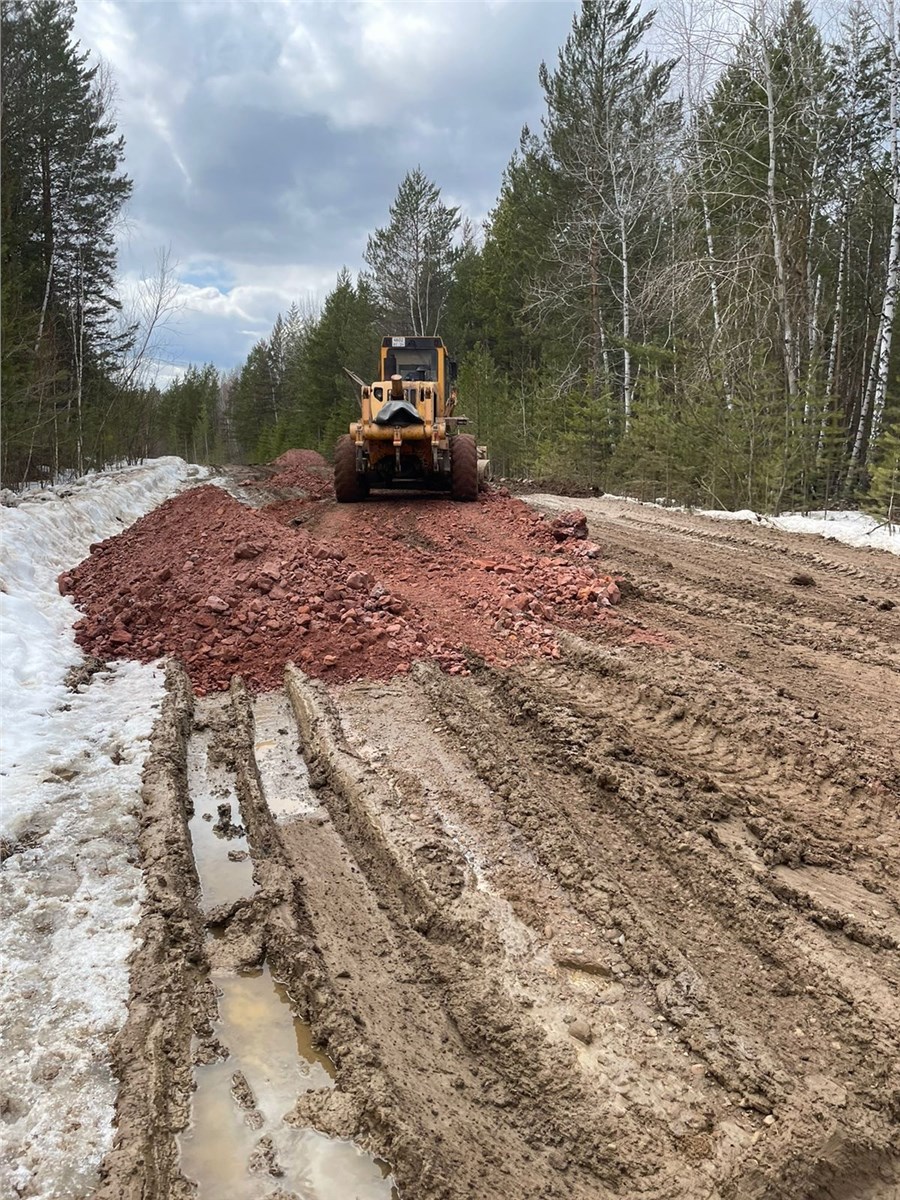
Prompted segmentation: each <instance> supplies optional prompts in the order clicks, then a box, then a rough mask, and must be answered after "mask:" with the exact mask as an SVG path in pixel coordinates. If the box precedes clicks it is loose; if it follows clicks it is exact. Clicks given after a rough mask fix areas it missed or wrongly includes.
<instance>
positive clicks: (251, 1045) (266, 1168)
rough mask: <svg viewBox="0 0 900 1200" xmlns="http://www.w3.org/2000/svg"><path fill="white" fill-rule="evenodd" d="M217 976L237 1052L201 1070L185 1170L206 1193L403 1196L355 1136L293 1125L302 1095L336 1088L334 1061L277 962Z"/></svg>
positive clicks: (222, 1023) (338, 1198)
mask: <svg viewBox="0 0 900 1200" xmlns="http://www.w3.org/2000/svg"><path fill="white" fill-rule="evenodd" d="M211 979H212V982H213V984H214V985H215V987H216V989H217V991H218V993H219V1019H218V1021H217V1022H216V1023H215V1026H214V1030H215V1035H216V1037H217V1038H218V1039H219V1041H220V1042H222V1043H223V1044H224V1045H225V1046H227V1047H228V1049H229V1051H230V1054H229V1057H228V1058H227V1059H226V1060H225V1061H224V1062H222V1061H217V1062H214V1063H211V1064H210V1065H208V1066H200V1067H198V1068H197V1069H196V1084H197V1088H196V1091H195V1093H194V1097H193V1102H192V1109H191V1123H190V1125H189V1127H188V1129H187V1130H186V1131H185V1133H184V1134H183V1135H182V1136H181V1138H180V1143H181V1169H182V1171H183V1173H184V1174H185V1176H186V1177H187V1178H188V1179H191V1180H193V1181H194V1182H195V1183H196V1184H197V1187H198V1192H197V1195H198V1197H200V1200H264V1198H265V1197H267V1196H270V1195H271V1194H272V1192H273V1191H274V1190H275V1188H276V1186H277V1187H280V1188H281V1189H282V1190H283V1191H284V1192H287V1193H288V1194H293V1195H294V1196H296V1197H298V1200H350V1198H353V1200H392V1198H393V1200H397V1192H396V1189H395V1188H394V1187H393V1185H392V1182H391V1180H390V1178H389V1177H388V1176H387V1168H386V1167H384V1166H383V1165H379V1164H378V1163H377V1161H376V1160H375V1159H373V1158H372V1156H371V1155H369V1154H366V1153H364V1152H363V1151H361V1150H359V1149H358V1148H357V1147H356V1146H355V1145H354V1144H353V1143H352V1142H349V1141H343V1140H340V1139H337V1138H329V1137H325V1136H324V1135H323V1134H320V1133H317V1132H316V1131H315V1130H313V1129H308V1128H295V1127H293V1126H290V1125H287V1124H285V1122H284V1120H283V1118H284V1116H285V1114H287V1113H289V1112H290V1110H291V1109H292V1108H293V1105H294V1101H295V1100H296V1098H297V1096H298V1095H299V1094H300V1093H301V1092H303V1091H309V1090H311V1089H313V1088H321V1087H328V1086H329V1085H330V1084H331V1081H332V1079H333V1075H334V1068H333V1066H332V1064H331V1062H330V1061H329V1060H328V1059H327V1058H326V1057H325V1055H323V1054H321V1053H320V1052H319V1051H317V1050H316V1049H314V1047H313V1046H312V1043H311V1041H310V1036H309V1027H308V1026H307V1025H306V1023H305V1022H303V1021H300V1020H298V1019H297V1018H296V1017H294V1015H293V1013H292V1009H291V1003H290V999H289V997H288V995H287V992H286V991H285V989H284V987H283V986H282V985H281V984H279V983H277V982H276V981H275V980H274V979H273V978H272V975H271V972H270V971H269V968H268V967H267V966H263V968H262V969H261V970H257V971H253V972H244V973H242V974H240V975H229V974H226V973H222V972H219V973H213V975H212V976H211ZM241 1077H243V1081H245V1082H243V1081H242V1080H241ZM236 1078H237V1080H238V1086H235V1080H236Z"/></svg>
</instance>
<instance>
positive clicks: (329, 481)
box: [244, 450, 334, 500]
mask: <svg viewBox="0 0 900 1200" xmlns="http://www.w3.org/2000/svg"><path fill="white" fill-rule="evenodd" d="M271 465H272V466H273V467H277V468H278V469H277V471H276V472H275V473H274V474H270V475H267V476H265V477H259V478H256V479H248V480H247V481H245V483H244V487H264V488H267V489H270V490H273V491H287V490H297V491H301V492H303V493H304V494H305V496H306V498H307V499H309V500H325V499H327V498H328V497H330V496H333V495H334V481H333V473H332V468H331V467H330V465H329V464H328V463H327V462H326V461H325V459H324V458H323V457H322V455H321V454H318V453H317V452H316V451H315V450H286V451H285V452H284V454H280V455H279V456H278V458H276V459H274V460H273V462H272V464H271Z"/></svg>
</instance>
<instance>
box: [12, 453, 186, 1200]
mask: <svg viewBox="0 0 900 1200" xmlns="http://www.w3.org/2000/svg"><path fill="white" fill-rule="evenodd" d="M207 474H208V472H206V470H205V469H204V468H200V467H194V466H190V465H189V464H187V463H185V462H184V461H183V460H182V459H178V458H164V459H157V460H155V461H152V462H148V463H146V464H144V465H142V466H138V467H132V468H128V469H126V470H118V471H114V472H108V473H105V474H101V475H95V476H90V477H88V478H86V479H85V480H79V481H77V482H76V483H74V484H71V485H66V486H64V487H60V488H56V489H48V490H45V491H42V492H40V493H32V494H30V495H27V496H25V497H21V498H19V497H10V496H9V495H8V494H6V495H4V505H3V507H2V509H0V523H2V543H0V689H2V692H0V694H2V714H0V715H2V735H0V834H2V838H3V850H4V862H3V864H2V868H0V962H2V965H3V971H2V973H0V1011H2V1013H3V1022H4V1026H5V1040H4V1050H3V1055H2V1056H0V1113H2V1114H3V1118H4V1122H5V1126H4V1138H3V1149H2V1153H0V1194H2V1195H3V1196H11V1197H12V1196H34V1197H47V1198H48V1200H49V1197H54V1198H63V1197H69V1196H73V1197H74V1196H81V1195H84V1194H85V1193H86V1192H88V1191H90V1190H92V1189H93V1187H94V1186H96V1183H97V1169H98V1167H99V1165H100V1162H101V1161H102V1158H103V1156H104V1154H105V1153H106V1152H107V1151H108V1150H109V1148H110V1147H111V1145H112V1134H113V1128H112V1121H113V1112H114V1104H115V1097H116V1083H115V1080H114V1079H113V1077H112V1073H111V1068H110V1043H111V1040H112V1038H113V1037H114V1036H115V1034H116V1033H117V1032H118V1030H119V1029H120V1028H121V1026H122V1024H123V1022H124V1019H125V1012H126V1003H127V1000H128V957H129V955H130V953H131V950H132V945H133V936H134V935H133V929H134V926H135V924H136V922H137V920H138V917H139V911H140V895H141V891H140V889H141V876H140V865H139V863H138V861H137V834H138V811H139V803H140V783H141V771H142V768H143V763H144V760H145V758H146V754H147V750H148V748H149V736H150V732H151V729H152V726H153V721H154V720H155V718H156V715H157V713H158V711H159V707H160V704H161V702H162V695H163V678H162V672H161V671H159V670H157V669H155V668H154V667H150V666H142V665H140V664H138V663H132V662H123V663H119V664H116V665H115V666H114V667H112V668H110V669H107V670H103V671H101V672H100V673H98V674H97V675H95V676H94V677H93V679H92V680H91V681H90V682H89V683H83V684H81V685H80V686H79V687H78V689H77V690H76V691H70V690H69V689H68V688H67V686H66V683H65V676H66V673H67V672H68V670H69V669H70V668H71V667H73V666H75V665H76V664H78V663H79V662H81V660H82V655H81V652H80V650H79V649H78V647H77V645H76V644H75V638H74V635H73V632H72V624H73V622H74V621H75V620H76V619H77V615H78V614H77V610H76V609H75V607H74V605H73V604H72V601H71V600H70V599H68V598H63V597H62V596H60V595H59V591H58V588H57V584H56V577H57V575H58V574H59V573H60V572H61V571H63V570H66V569H68V568H70V567H73V566H75V565H76V564H77V563H78V562H79V561H80V560H81V559H82V558H84V557H85V555H86V554H87V553H88V550H89V547H90V544H91V543H92V542H96V541H102V540H103V539H104V538H107V537H111V536H113V535H115V534H117V533H120V532H121V531H122V530H123V529H124V528H126V527H127V526H128V525H130V524H131V523H132V522H133V521H135V520H137V518H138V517H140V516H142V515H143V514H144V513H146V512H149V511H150V510H151V509H152V508H155V507H156V505H158V504H160V503H161V502H162V501H163V500H165V499H167V498H168V497H169V496H171V495H173V494H174V493H176V492H178V491H179V490H181V489H182V488H183V487H185V486H190V485H193V484H195V483H199V482H201V481H203V480H204V479H205V478H206V476H207Z"/></svg>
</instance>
